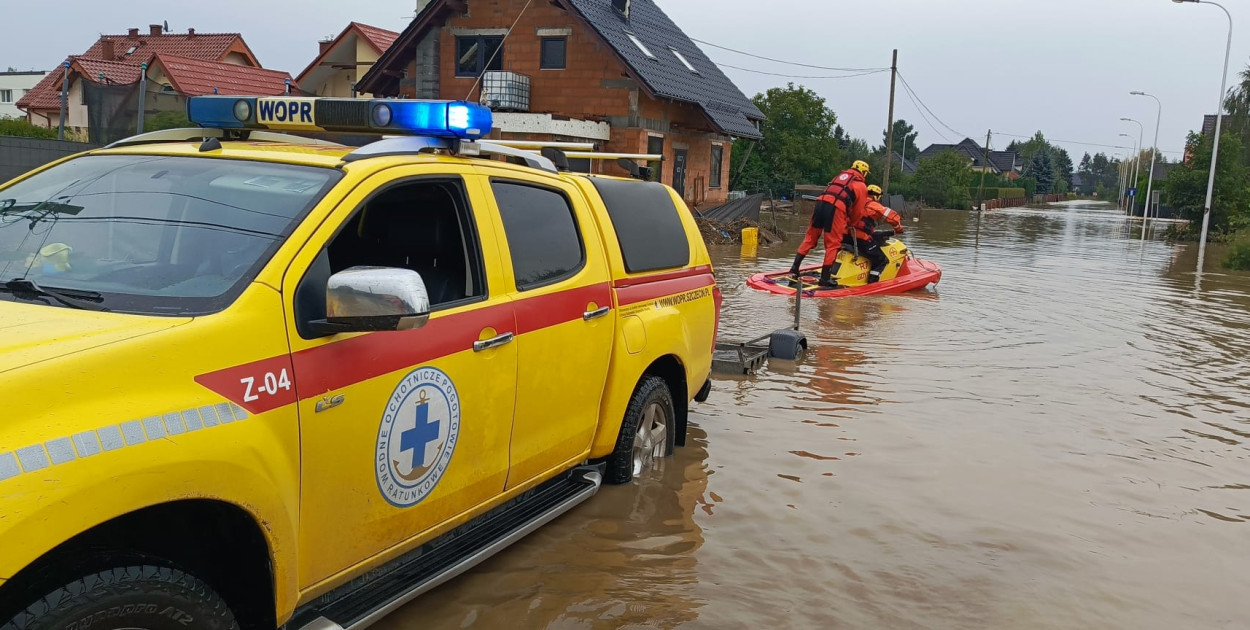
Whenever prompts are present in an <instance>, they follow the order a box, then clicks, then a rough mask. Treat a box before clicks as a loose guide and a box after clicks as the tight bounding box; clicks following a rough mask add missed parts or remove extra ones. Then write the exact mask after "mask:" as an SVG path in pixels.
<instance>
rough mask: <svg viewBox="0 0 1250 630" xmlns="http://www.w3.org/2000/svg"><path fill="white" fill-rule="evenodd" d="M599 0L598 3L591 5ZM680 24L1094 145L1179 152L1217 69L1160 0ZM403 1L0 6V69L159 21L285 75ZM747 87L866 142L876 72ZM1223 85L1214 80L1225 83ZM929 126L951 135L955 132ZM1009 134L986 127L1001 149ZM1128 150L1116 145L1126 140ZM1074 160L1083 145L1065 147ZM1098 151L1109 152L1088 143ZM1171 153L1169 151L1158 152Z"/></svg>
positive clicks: (962, 114)
mask: <svg viewBox="0 0 1250 630" xmlns="http://www.w3.org/2000/svg"><path fill="white" fill-rule="evenodd" d="M603 1H604V2H608V1H609V0H603ZM656 1H657V2H658V3H659V4H660V6H661V7H662V8H663V9H664V10H665V11H666V12H668V14H669V15H670V17H672V18H673V19H674V20H675V21H676V22H677V24H678V25H679V26H681V27H682V28H683V29H684V30H685V31H686V33H687V34H689V35H690V36H691V37H694V38H696V39H701V40H704V41H707V42H711V43H714V44H718V45H722V46H727V47H729V48H734V49H738V50H742V51H744V52H749V53H753V54H757V55H763V56H766V57H774V58H777V59H782V60H787V61H796V62H801V63H808V64H814V65H826V66H832V67H839V68H877V67H886V66H889V63H890V51H891V49H893V48H898V49H899V56H900V60H899V68H900V71H901V72H902V74H903V76H904V77H905V78H906V79H907V80H908V82H909V83H910V84H911V86H912V88H913V89H914V90H915V92H916V93H917V95H918V96H919V97H920V98H921V99H922V101H923V102H924V103H925V104H926V105H928V107H929V108H930V109H932V111H933V113H934V114H936V116H937V117H938V118H940V119H941V121H943V122H944V123H945V124H946V125H949V126H950V127H951V128H953V129H955V130H957V131H959V132H960V134H963V135H970V136H972V137H974V138H979V140H980V141H984V138H985V132H986V130H987V129H993V130H995V132H996V134H997V133H1002V134H1031V133H1032V132H1034V131H1037V130H1042V131H1043V132H1045V134H1046V135H1047V137H1049V138H1053V139H1059V140H1066V141H1075V142H1090V143H1099V144H1118V145H1123V144H1124V138H1120V137H1118V134H1119V133H1121V132H1130V131H1131V132H1132V133H1133V134H1134V135H1136V133H1137V127H1136V126H1135V125H1132V124H1131V123H1122V122H1120V121H1119V119H1120V118H1121V117H1132V118H1136V119H1138V120H1140V121H1141V122H1142V123H1143V124H1145V125H1146V127H1147V131H1146V140H1145V143H1144V144H1147V145H1149V143H1150V136H1152V135H1153V127H1154V120H1155V107H1154V101H1152V100H1150V99H1147V98H1142V97H1132V96H1129V94H1128V92H1129V91H1130V90H1143V91H1146V92H1151V93H1153V94H1155V95H1156V96H1158V97H1159V98H1160V100H1162V101H1163V107H1164V116H1163V122H1162V129H1161V131H1160V136H1159V144H1160V147H1161V148H1162V149H1163V150H1165V151H1174V152H1179V151H1181V149H1182V148H1183V146H1184V139H1185V133H1186V132H1187V131H1189V130H1193V129H1197V128H1198V127H1199V126H1200V125H1201V122H1202V115H1203V114H1206V113H1213V111H1214V109H1215V104H1216V93H1217V91H1218V89H1219V81H1220V76H1219V73H1220V66H1221V64H1222V63H1223V55H1224V43H1225V37H1226V34H1227V24H1228V22H1227V20H1226V18H1225V17H1224V13H1223V12H1222V11H1220V10H1219V9H1218V8H1216V7H1212V6H1202V5H1195V4H1185V5H1177V4H1173V3H1172V2H1169V1H1168V0H940V1H938V0H871V1H860V2H847V1H845V0H771V1H770V2H760V1H759V0H656ZM414 4H415V2H414V0H368V1H366V2H342V1H341V0H303V1H300V2H294V1H288V0H271V1H270V2H257V1H255V0H246V1H245V0H213V1H212V2H197V3H191V2H170V1H168V0H126V1H125V2H121V3H110V2H98V1H97V0H61V2H59V3H58V4H57V7H56V10H55V11H30V12H22V13H21V14H18V13H16V12H10V15H9V16H8V17H7V20H6V28H5V35H4V37H3V38H0V66H16V67H18V68H20V69H32V68H37V69H48V68H51V67H53V66H55V65H56V64H57V63H59V62H60V61H61V60H63V59H64V58H65V56H66V55H69V54H78V53H81V52H83V51H84V50H85V49H86V48H87V47H88V46H89V45H90V44H91V43H92V42H93V41H95V39H96V38H97V37H98V36H99V35H100V33H102V32H111V33H123V32H125V30H126V29H127V28H128V27H139V28H141V29H143V30H145V31H146V30H147V25H148V24H149V23H159V22H163V21H168V22H169V26H170V28H171V29H172V30H176V31H185V30H186V28H188V27H193V28H195V29H196V30H197V31H199V32H222V31H228V32H234V31H239V32H242V33H243V35H244V37H245V39H246V40H247V42H248V45H250V46H251V47H252V49H253V50H254V51H255V52H256V54H257V56H258V57H259V58H260V61H261V63H262V64H263V65H264V66H265V67H269V68H276V69H281V70H288V71H290V72H291V73H292V74H296V73H298V72H299V71H300V70H302V69H303V68H304V66H305V65H307V64H308V63H309V62H310V61H311V60H312V59H313V57H314V56H315V54H316V51H317V40H318V39H320V38H321V37H323V36H327V35H333V34H337V33H338V32H339V31H340V30H342V28H343V27H344V26H345V25H346V23H347V22H349V21H351V20H356V21H359V22H364V23H367V24H373V25H375V26H380V27H384V28H390V29H393V30H401V29H402V28H403V27H404V26H405V25H406V24H407V23H408V21H409V19H410V18H411V15H412V11H413V8H414ZM1225 4H1226V6H1229V9H1230V10H1231V11H1232V12H1233V19H1234V20H1235V21H1236V22H1237V23H1238V24H1240V25H1243V26H1242V29H1243V30H1242V31H1241V32H1234V39H1233V60H1232V65H1231V67H1230V72H1229V74H1230V77H1232V76H1233V75H1235V74H1236V73H1237V72H1238V71H1240V70H1241V69H1242V68H1244V67H1245V66H1246V64H1247V61H1250V9H1247V8H1245V7H1244V6H1238V5H1241V4H1242V0H1225ZM703 48H704V52H706V53H707V54H708V55H709V56H710V57H711V58H712V59H713V60H714V61H716V62H718V63H721V64H728V65H734V66H739V67H742V68H750V69H754V70H760V71H766V72H773V73H779V74H790V75H811V76H828V75H831V74H839V73H836V72H829V71H824V70H818V69H811V68H800V67H793V66H786V65H780V64H776V63H771V62H767V61H762V60H759V59H752V58H750V57H744V56H741V55H737V54H734V53H730V52H726V51H724V50H718V49H715V48H711V47H708V46H703ZM725 72H726V74H728V75H729V76H730V78H732V79H733V80H734V81H735V82H736V83H737V84H738V87H740V88H741V89H742V91H743V92H744V93H746V95H747V96H752V95H754V94H755V93H757V92H761V91H764V90H767V89H768V88H770V87H773V86H778V85H784V84H785V83H786V82H787V81H788V80H793V81H794V82H795V83H802V84H805V85H807V86H808V87H811V88H812V89H814V90H816V91H817V92H818V93H820V94H821V95H822V96H824V97H825V98H826V99H828V101H829V104H830V106H831V107H832V108H833V109H834V111H836V112H837V114H838V117H839V120H840V122H841V123H842V124H843V125H844V126H845V127H846V128H847V129H848V130H849V131H850V132H851V133H852V134H854V135H855V136H858V137H862V138H865V139H867V140H868V141H869V142H870V143H872V144H874V145H875V144H881V142H882V140H881V131H882V130H883V129H884V128H885V122H886V117H887V116H886V105H887V102H888V100H889V74H888V73H881V74H874V75H870V76H864V77H859V78H849V79H799V78H796V79H786V78H783V77H774V76H767V75H763V74H753V73H749V72H744V71H742V70H736V69H730V68H725ZM1231 81H1232V79H1231V78H1230V82H1231ZM897 101H898V104H897V109H896V114H895V115H896V117H901V118H905V119H907V120H908V121H910V122H912V123H913V124H915V125H916V127H917V129H918V130H919V131H920V140H919V143H920V145H921V146H922V147H924V146H927V145H928V144H929V143H931V142H943V141H944V140H943V139H942V137H941V135H939V134H938V133H935V131H934V129H933V128H932V127H930V126H929V124H927V123H926V122H925V121H924V120H923V119H922V118H921V116H920V112H919V111H918V109H917V107H916V106H915V105H913V104H912V102H911V101H910V100H909V98H908V95H907V94H906V92H905V91H903V90H902V88H901V85H900V90H899V94H898V97H897ZM933 126H934V127H936V128H937V129H938V130H940V131H941V133H942V134H945V136H946V137H947V138H949V139H950V140H951V141H958V140H959V139H960V137H957V136H956V134H955V133H953V132H951V131H950V130H947V129H946V128H944V127H942V126H941V125H940V124H939V123H938V122H937V121H934V122H933ZM1011 139H1012V138H1010V137H1007V136H1006V135H1001V136H996V140H995V141H994V143H993V144H994V146H995V147H996V148H1003V147H1005V146H1006V144H1007V143H1008V142H1010V140H1011ZM1130 144H1131V143H1130ZM1065 146H1067V148H1068V149H1069V151H1070V152H1072V153H1073V154H1074V155H1073V159H1074V160H1079V159H1080V156H1081V154H1082V153H1083V152H1084V151H1085V150H1090V151H1097V150H1100V149H1098V148H1095V147H1082V146H1080V145H1076V144H1067V145H1065ZM1103 150H1107V151H1111V152H1114V151H1115V149H1103ZM1172 157H1177V156H1176V155H1173V156H1172Z"/></svg>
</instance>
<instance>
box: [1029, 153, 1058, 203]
mask: <svg viewBox="0 0 1250 630" xmlns="http://www.w3.org/2000/svg"><path fill="white" fill-rule="evenodd" d="M1031 166H1032V168H1030V169H1029V170H1030V172H1029V175H1030V176H1032V177H1033V179H1034V180H1036V181H1037V194H1039V195H1049V194H1050V193H1051V191H1052V190H1054V187H1055V165H1054V163H1053V162H1051V159H1050V152H1048V151H1038V152H1037V153H1034V154H1033V161H1032V163H1031Z"/></svg>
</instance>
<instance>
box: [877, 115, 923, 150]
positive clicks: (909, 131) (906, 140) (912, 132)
mask: <svg viewBox="0 0 1250 630" xmlns="http://www.w3.org/2000/svg"><path fill="white" fill-rule="evenodd" d="M889 134H890V130H889V129H885V130H883V131H882V132H881V146H882V148H884V147H885V143H886V141H887V140H888V139H889ZM919 136H920V134H919V133H918V132H917V131H916V128H915V127H913V126H912V125H911V123H909V122H907V121H906V120H903V119H901V118H900V119H898V120H896V121H894V146H893V147H892V149H893V150H894V153H897V154H899V155H910V156H913V157H912V159H915V157H914V156H917V155H920V147H919V146H918V145H917V144H916V138H918V137H919ZM904 149H906V151H904Z"/></svg>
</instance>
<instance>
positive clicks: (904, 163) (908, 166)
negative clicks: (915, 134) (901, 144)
mask: <svg viewBox="0 0 1250 630" xmlns="http://www.w3.org/2000/svg"><path fill="white" fill-rule="evenodd" d="M892 155H893V156H894V161H895V162H897V163H898V164H899V165H900V166H901V167H902V170H903V173H905V174H907V175H915V174H916V169H917V168H919V165H918V164H917V163H916V160H915V159H904V158H903V156H902V155H901V154H899V152H898V151H894V152H892ZM891 168H893V167H891Z"/></svg>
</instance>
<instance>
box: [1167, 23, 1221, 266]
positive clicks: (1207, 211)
mask: <svg viewBox="0 0 1250 630" xmlns="http://www.w3.org/2000/svg"><path fill="white" fill-rule="evenodd" d="M1172 2H1175V3H1176V4H1184V3H1186V2H1193V3H1194V4H1213V5H1215V6H1217V7H1219V8H1220V10H1221V11H1223V12H1224V15H1226V16H1228V46H1227V47H1226V48H1225V50H1224V72H1223V73H1222V74H1220V100H1219V106H1218V107H1217V108H1216V110H1215V145H1214V146H1213V147H1212V148H1211V174H1210V175H1209V176H1208V178H1207V203H1206V206H1205V207H1204V208H1203V210H1202V237H1201V239H1200V240H1199V241H1198V272H1199V273H1201V272H1202V262H1203V260H1204V259H1205V257H1206V253H1207V230H1208V229H1209V228H1210V226H1211V197H1212V196H1213V195H1214V194H1215V162H1216V160H1217V159H1218V158H1219V155H1220V125H1221V123H1222V122H1223V119H1224V90H1225V89H1226V88H1227V87H1228V58H1229V57H1230V56H1231V55H1232V53H1233V14H1231V13H1229V12H1228V9H1225V8H1224V5H1222V4H1220V3H1218V2H1211V0H1172Z"/></svg>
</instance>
